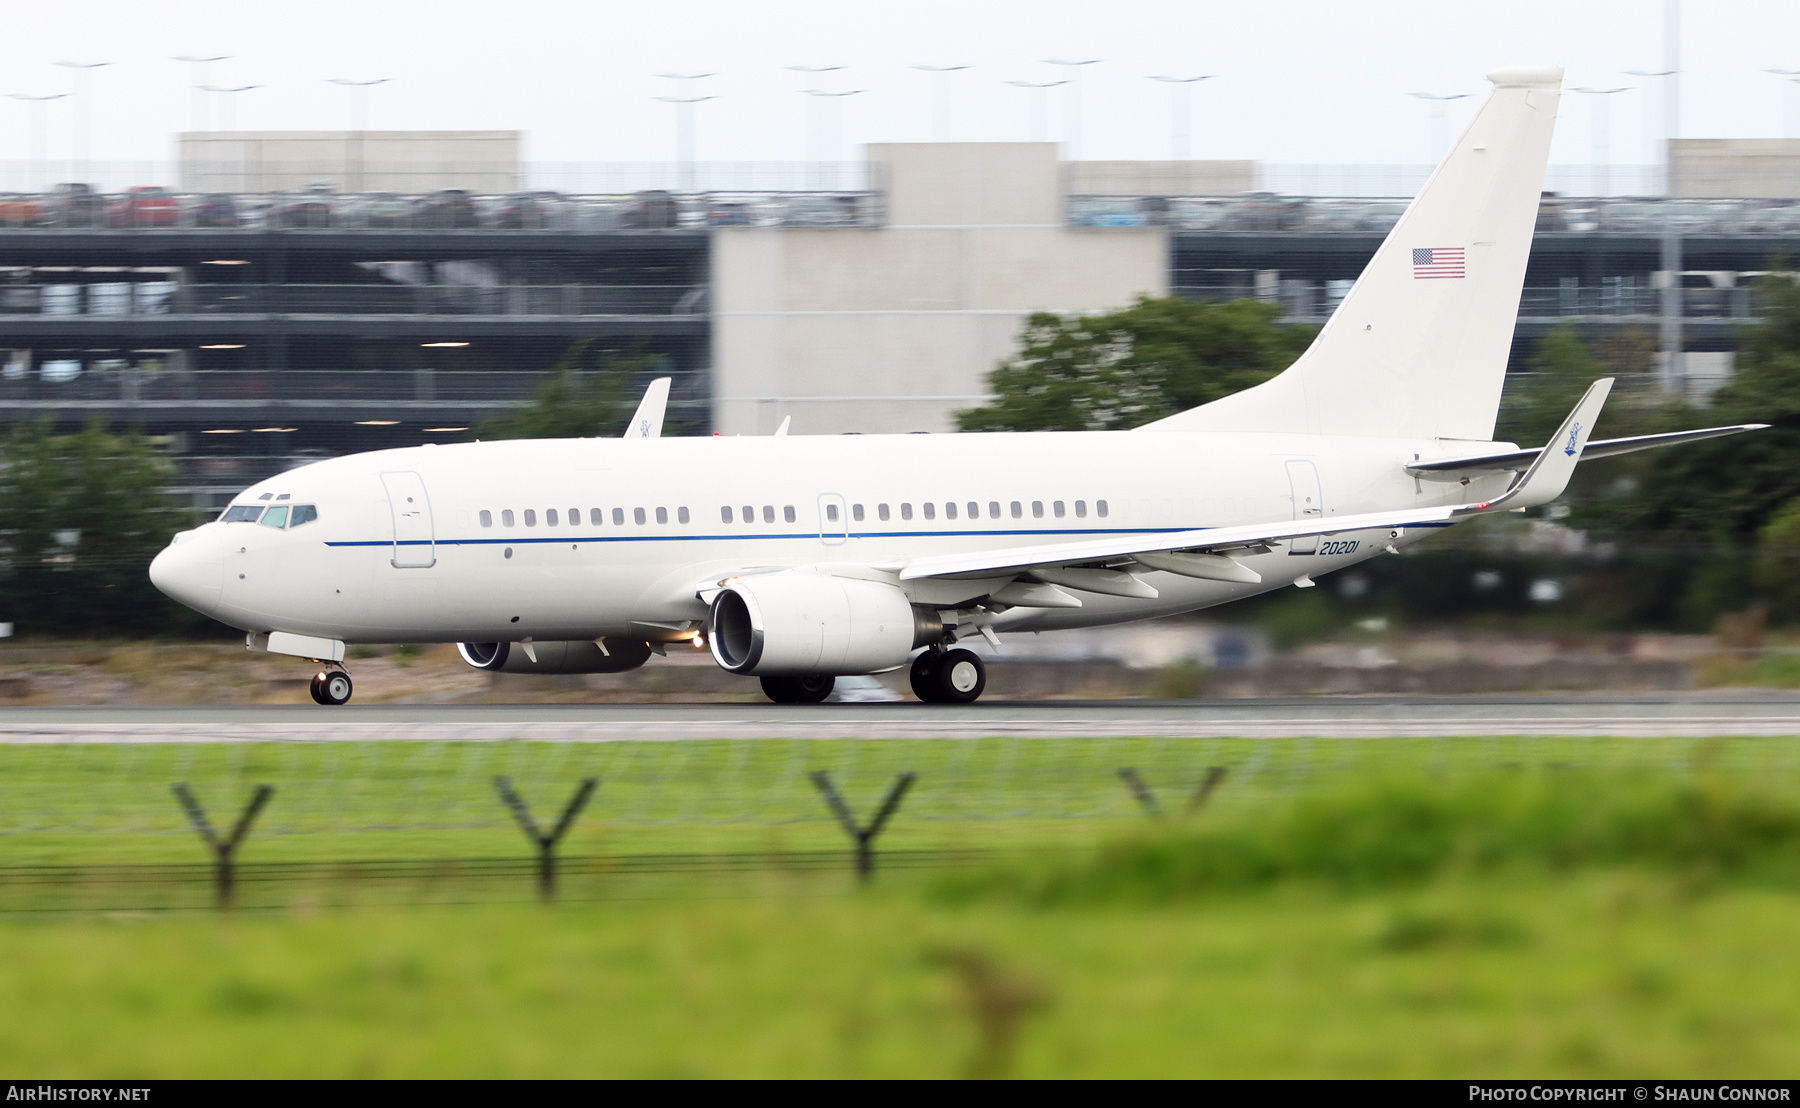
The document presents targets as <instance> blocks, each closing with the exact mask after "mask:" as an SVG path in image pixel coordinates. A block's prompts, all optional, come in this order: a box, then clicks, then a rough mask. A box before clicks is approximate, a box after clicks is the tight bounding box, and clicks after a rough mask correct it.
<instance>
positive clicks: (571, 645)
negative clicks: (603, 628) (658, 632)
mask: <svg viewBox="0 0 1800 1108" xmlns="http://www.w3.org/2000/svg"><path fill="white" fill-rule="evenodd" d="M602 641H603V642H605V643H606V650H605V651H604V652H602V651H601V649H600V647H599V646H597V645H595V643H594V641H593V640H592V639H576V640H574V641H573V642H534V643H532V644H531V649H532V652H533V653H535V654H536V655H537V661H535V662H534V661H532V660H531V655H530V654H527V653H525V649H524V648H523V647H521V646H520V645H519V644H517V643H510V642H459V643H457V644H456V652H457V653H458V654H461V655H462V660H463V661H465V662H467V663H469V664H470V665H472V666H474V667H475V668H476V669H485V670H493V671H498V672H501V673H624V672H625V671H626V670H630V669H636V668H637V667H639V666H641V665H643V664H644V661H645V659H647V658H649V657H650V644H649V643H647V642H633V641H632V640H630V639H604V640H602Z"/></svg>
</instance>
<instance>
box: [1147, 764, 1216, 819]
mask: <svg viewBox="0 0 1800 1108" xmlns="http://www.w3.org/2000/svg"><path fill="white" fill-rule="evenodd" d="M1229 772H1231V771H1230V769H1229V768H1228V767H1226V766H1208V767H1207V768H1206V776H1205V777H1202V778H1201V779H1200V783H1199V784H1198V785H1196V786H1195V787H1194V795H1193V796H1191V797H1189V798H1188V804H1187V812H1186V814H1187V815H1190V816H1191V815H1193V814H1194V813H1196V812H1198V811H1199V810H1200V809H1202V808H1204V807H1206V802H1207V801H1208V800H1210V799H1212V794H1213V793H1214V791H1216V790H1217V789H1218V787H1219V786H1220V784H1222V783H1223V782H1224V780H1225V775H1226V774H1227V773H1229ZM1119 779H1120V780H1122V781H1124V782H1125V787H1126V788H1128V789H1130V790H1131V795H1132V796H1134V797H1136V798H1137V802H1138V803H1139V804H1141V805H1142V806H1143V808H1144V811H1145V813H1146V814H1148V815H1150V816H1152V817H1153V818H1155V819H1161V818H1162V816H1163V810H1162V805H1161V804H1158V803H1157V801H1156V794H1155V793H1154V792H1151V791H1150V786H1149V784H1148V783H1147V782H1145V780H1144V778H1143V775H1142V774H1140V773H1138V771H1137V770H1136V769H1135V768H1134V767H1132V766H1120V767H1119Z"/></svg>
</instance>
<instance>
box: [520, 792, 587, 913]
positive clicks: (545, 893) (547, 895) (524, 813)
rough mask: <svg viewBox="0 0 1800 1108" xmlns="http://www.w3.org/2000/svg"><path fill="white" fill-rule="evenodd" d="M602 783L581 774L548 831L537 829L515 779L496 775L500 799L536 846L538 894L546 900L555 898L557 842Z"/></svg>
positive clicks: (572, 824)
mask: <svg viewBox="0 0 1800 1108" xmlns="http://www.w3.org/2000/svg"><path fill="white" fill-rule="evenodd" d="M599 787H600V779H599V778H598V777H584V778H582V779H581V785H580V787H578V788H577V789H576V790H575V795H574V796H573V797H570V798H569V803H568V805H567V806H566V807H565V808H563V813H562V818H560V819H558V820H557V821H556V826H555V827H553V828H551V829H550V830H549V831H548V832H545V831H540V830H538V825H537V821H536V820H534V819H532V818H531V809H529V808H527V807H526V806H525V801H524V799H523V798H522V797H520V796H519V794H518V793H517V792H515V791H514V790H513V787H512V779H511V778H510V777H496V778H494V789H495V791H497V792H498V793H499V794H500V799H501V801H502V802H503V803H505V805H506V806H507V807H508V808H511V809H512V814H513V818H514V819H516V820H518V821H519V828H520V830H522V831H524V832H525V837H526V838H528V839H530V840H531V841H532V844H533V845H535V846H536V847H537V852H538V854H537V887H538V896H539V898H541V899H542V900H543V901H544V902H545V903H546V904H548V903H549V902H551V901H553V900H555V899H556V844H557V843H558V842H560V841H561V840H562V837H563V835H564V834H565V833H567V831H568V830H569V828H570V827H572V826H574V824H575V817H576V816H578V815H580V814H581V810H582V809H583V808H585V807H587V802H588V798H589V797H591V796H593V795H594V790H595V789H597V788H599Z"/></svg>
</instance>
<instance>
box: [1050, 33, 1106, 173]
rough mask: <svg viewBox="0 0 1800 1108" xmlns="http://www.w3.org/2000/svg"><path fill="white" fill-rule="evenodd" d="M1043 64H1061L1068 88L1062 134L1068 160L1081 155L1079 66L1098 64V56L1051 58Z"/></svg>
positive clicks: (1064, 97)
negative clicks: (1073, 58) (1067, 151)
mask: <svg viewBox="0 0 1800 1108" xmlns="http://www.w3.org/2000/svg"><path fill="white" fill-rule="evenodd" d="M1044 64H1045V65H1055V66H1061V67H1062V71H1063V79H1062V83H1063V84H1065V85H1067V86H1068V88H1067V90H1066V91H1064V92H1063V115H1064V116H1065V117H1066V118H1065V119H1064V120H1063V134H1064V135H1066V136H1067V138H1068V142H1069V160H1070V161H1075V160H1077V159H1079V158H1080V157H1081V67H1082V66H1084V65H1098V64H1100V59H1099V58H1087V59H1085V60H1083V61H1070V60H1068V59H1066V58H1051V59H1049V60H1048V61H1046V62H1045V63H1044Z"/></svg>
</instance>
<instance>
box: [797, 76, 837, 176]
mask: <svg viewBox="0 0 1800 1108" xmlns="http://www.w3.org/2000/svg"><path fill="white" fill-rule="evenodd" d="M782 68H783V69H786V70H787V71H788V72H790V73H804V74H806V75H807V76H809V77H814V78H817V77H818V76H819V75H820V74H823V73H838V72H841V71H842V70H843V68H844V67H843V66H841V65H787V66H782ZM800 95H802V96H804V97H806V108H805V111H806V116H805V124H806V132H805V150H806V162H807V164H808V166H809V168H810V176H811V177H812V182H811V183H812V186H813V187H815V188H823V187H824V185H823V181H824V177H825V171H824V169H823V168H822V167H821V166H820V164H819V160H820V159H819V147H820V145H821V140H820V138H819V131H820V123H819V119H818V117H819V115H820V114H822V112H823V106H822V105H821V103H820V100H819V97H822V96H827V95H829V94H828V93H825V92H822V91H820V90H819V89H817V88H803V89H801V90H800ZM832 103H837V101H832Z"/></svg>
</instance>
